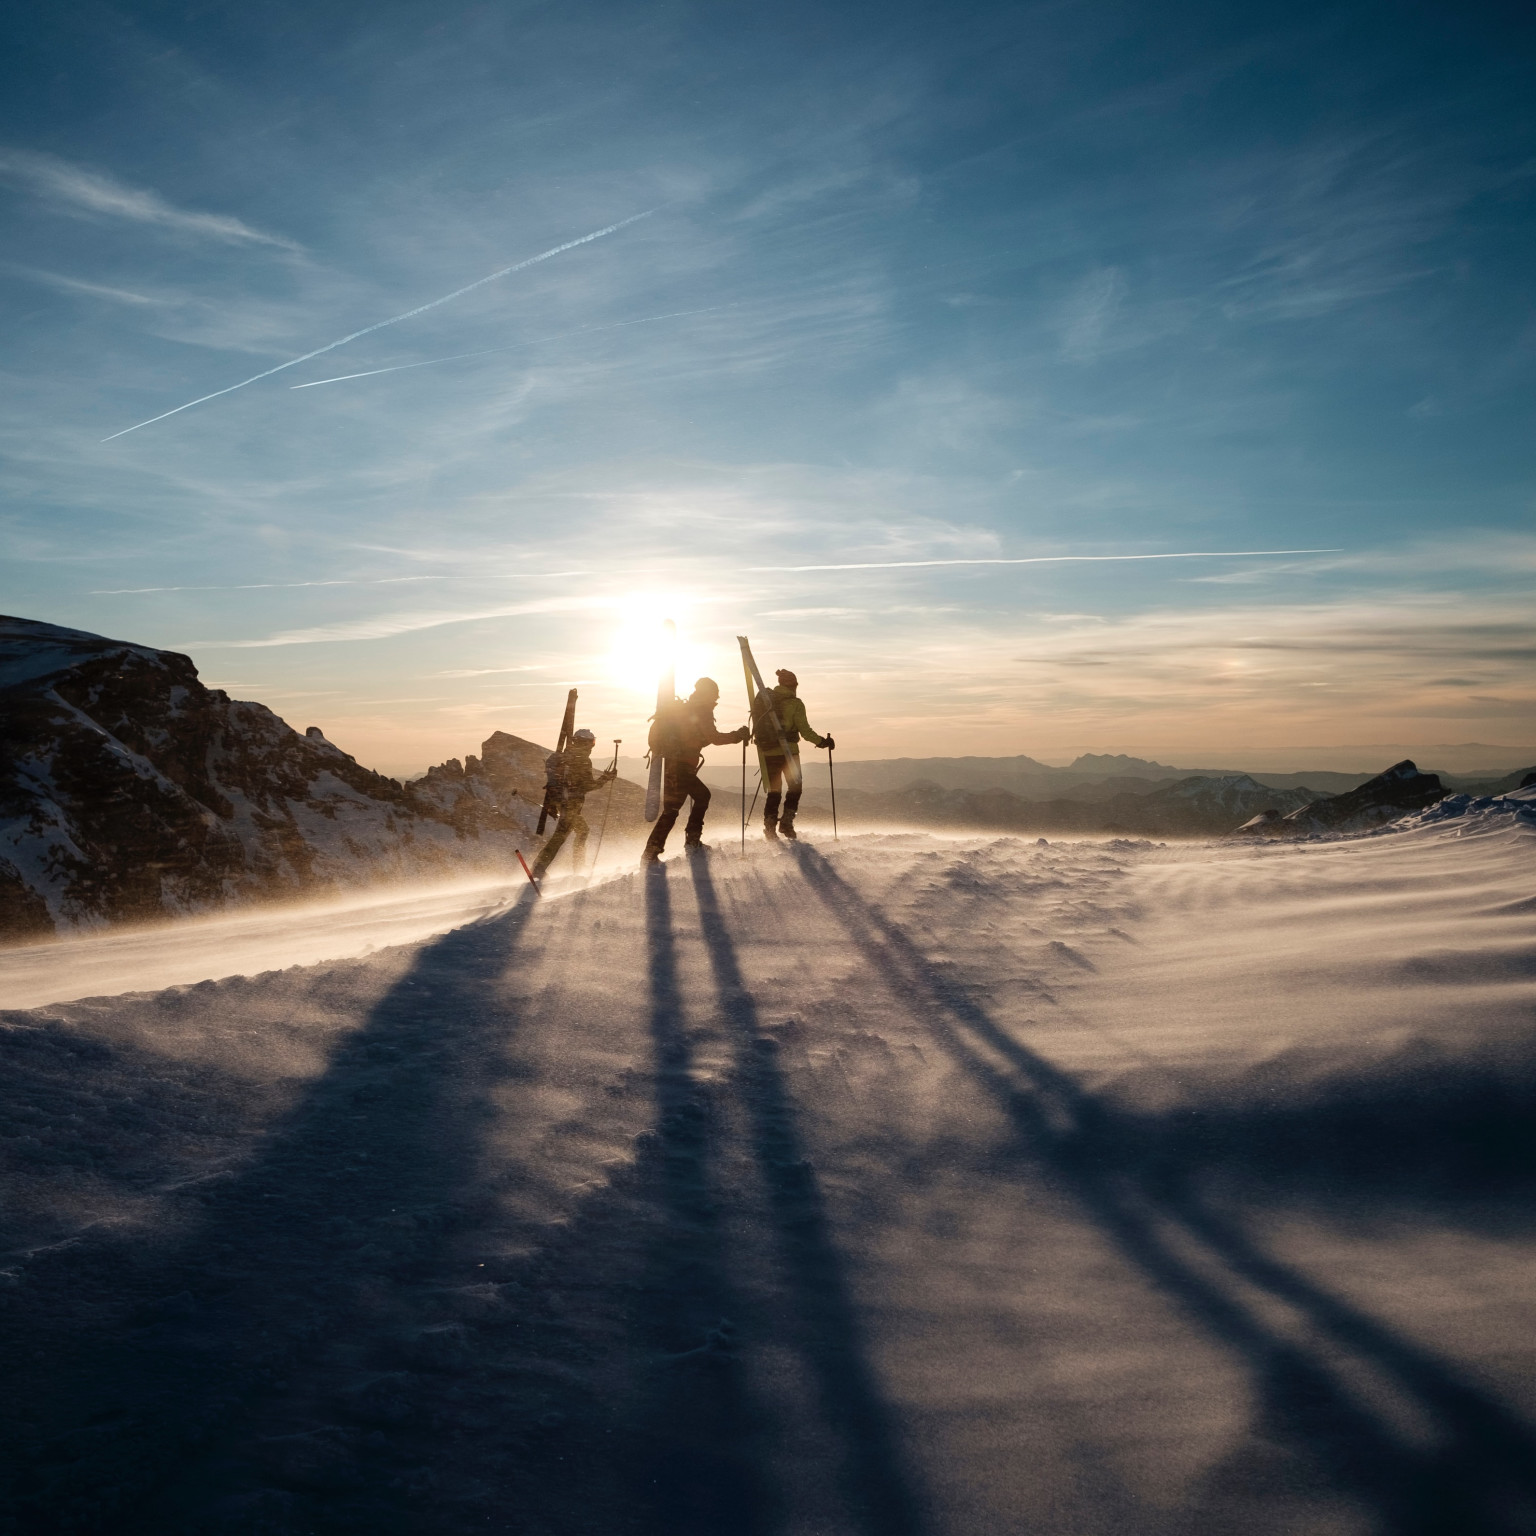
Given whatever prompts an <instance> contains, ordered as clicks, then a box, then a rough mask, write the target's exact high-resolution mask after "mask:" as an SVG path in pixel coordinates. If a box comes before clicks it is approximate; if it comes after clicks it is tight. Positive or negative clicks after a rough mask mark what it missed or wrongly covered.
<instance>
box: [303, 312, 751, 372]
mask: <svg viewBox="0 0 1536 1536" xmlns="http://www.w3.org/2000/svg"><path fill="white" fill-rule="evenodd" d="M735 307H736V306H735V305H734V304H711V305H710V306H709V307H708V308H707V309H674V310H672V311H671V313H669V314H665V315H642V316H641V317H640V318H639V319H638V320H620V321H618V322H616V323H615V324H613V325H585V326H583V327H582V328H581V329H580V330H579V331H556V332H555V334H554V335H553V336H530V337H529V338H528V340H527V341H514V342H512V343H511V344H510V345H508V346H505V347H482V348H481V349H480V350H479V351H478V352H454V353H451V354H450V355H449V356H447V357H429V358H426V359H424V360H423V361H422V362H419V363H396V364H394V366H393V367H390V368H368V369H365V370H364V371H363V372H362V373H338V374H337V375H336V377H335V378H333V379H311V380H310V381H309V383H308V384H290V385H289V386H288V387H289V389H317V388H319V386H320V385H322V384H345V383H346V382H347V380H348V379H371V378H373V377H374V376H375V375H376V374H380V373H400V372H403V371H404V370H405V369H407V368H430V367H431V366H432V364H433V363H456V362H458V361H459V359H460V358H465V357H489V356H490V355H491V353H493V352H515V351H517V349H518V348H519V347H533V346H537V345H538V344H539V343H540V342H541V341H562V340H564V338H565V337H567V336H590V335H591V334H592V333H593V332H594V331H617V330H619V329H621V328H622V327H623V326H626V325H649V324H650V323H651V322H652V321H653V320H676V319H678V318H680V317H681V316H683V315H709V314H713V313H714V312H715V311H716V310H717V309H734V308H735Z"/></svg>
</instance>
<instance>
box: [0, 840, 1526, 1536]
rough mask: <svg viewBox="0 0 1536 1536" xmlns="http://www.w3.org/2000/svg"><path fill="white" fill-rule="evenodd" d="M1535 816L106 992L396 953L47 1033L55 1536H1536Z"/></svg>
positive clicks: (810, 851)
mask: <svg viewBox="0 0 1536 1536" xmlns="http://www.w3.org/2000/svg"><path fill="white" fill-rule="evenodd" d="M1509 823H1510V818H1505V821H1504V824H1500V825H1493V824H1492V823H1490V824H1489V825H1487V826H1486V827H1483V826H1473V825H1471V824H1470V823H1469V824H1466V825H1459V826H1455V825H1450V824H1444V825H1440V824H1431V823H1427V822H1426V823H1425V824H1424V825H1422V826H1420V827H1418V828H1417V829H1415V830H1411V831H1408V832H1404V833H1401V834H1397V835H1393V836H1390V837H1380V838H1369V839H1359V840H1354V841H1338V842H1329V843H1319V844H1311V845H1302V846H1284V845H1279V846H1277V845H1264V846H1258V847H1254V846H1249V845H1242V846H1235V845H1231V844H1227V845H1182V846H1174V847H1153V846H1152V845H1150V844H1147V843H1134V842H1124V841H1112V842H1108V843H1105V842H1097V843H1087V842H1078V843H1052V844H1049V845H1044V846H1041V845H1037V844H1035V843H1034V842H1031V841H1027V840H1021V839H1017V838H997V837H974V838H954V839H939V838H932V837H926V836H922V835H917V834H900V835H889V836H863V837H857V838H850V839H847V840H845V841H844V842H843V843H842V844H840V845H837V846H835V847H834V846H833V845H831V844H829V843H827V842H825V841H823V842H820V843H819V845H818V846H808V845H804V844H802V845H801V846H800V847H798V848H787V847H786V848H770V847H765V846H763V845H756V846H754V847H753V848H752V849H751V850H750V851H749V854H748V856H747V858H746V859H745V860H743V859H741V858H740V857H738V856H737V855H736V854H735V853H734V851H731V850H726V851H724V852H720V853H716V854H714V855H712V856H711V857H710V858H709V859H707V860H703V861H689V860H686V859H684V858H682V857H680V856H679V857H675V858H674V859H672V860H670V861H669V862H668V863H667V864H666V865H664V866H662V867H661V868H660V869H659V870H656V871H654V872H651V873H649V874H640V873H626V874H623V875H622V876H620V877H618V878H614V879H611V880H609V881H607V882H606V883H604V884H601V885H594V886H593V887H592V888H590V889H587V890H585V891H583V890H579V889H571V890H570V891H569V894H567V895H566V896H564V897H562V898H561V899H558V900H548V899H547V900H539V899H538V898H536V897H534V895H533V894H532V892H531V890H529V889H528V888H527V887H522V888H518V887H515V886H514V887H507V888H498V889H497V890H495V891H490V890H486V889H483V888H464V889H462V890H460V891H458V892H457V893H446V892H438V893H428V894H425V895H422V896H420V897H417V898H407V897H398V896H397V897H394V898H390V899H388V900H383V899H381V900H380V901H379V902H377V903H374V904H373V905H372V906H371V907H367V908H365V907H364V906H363V904H359V903H352V904H350V905H349V906H346V907H335V908H333V910H332V911H331V914H330V916H329V917H326V916H324V915H317V914H316V913H315V912H314V911H312V910H311V911H308V912H305V911H298V912H293V913H288V914H269V915H268V916H267V917H266V918H265V919H263V918H262V917H261V916H259V915H252V916H251V917H249V918H246V919H241V920H238V921H232V920H221V921H220V923H219V924H211V923H210V924H201V925H197V924H189V925H185V927H183V928H179V929H171V930H162V931H160V934H159V939H158V942H160V943H161V944H162V945H163V949H164V957H163V958H162V960H160V961H157V960H156V959H155V948H156V943H157V936H156V935H155V934H151V933H148V932H146V933H141V934H138V935H127V936H121V937H120V938H118V939H115V940H92V941H88V942H82V944H81V945H80V946H78V948H77V951H74V952H71V953H73V954H74V955H75V961H76V963H77V964H78V965H79V966H80V967H81V968H82V974H83V975H84V974H85V973H86V971H87V970H88V968H89V965H90V964H91V962H90V960H89V953H88V950H89V945H90V944H95V945H104V944H110V943H118V944H120V945H123V946H126V947H125V948H123V949H121V950H120V951H119V952H118V954H117V957H116V958H115V959H113V958H110V957H109V958H108V959H107V960H104V961H102V962H101V963H100V965H99V966H98V968H97V970H96V971H95V972H94V973H91V974H94V975H96V976H97V977H109V978H110V977H113V976H116V977H118V978H121V977H123V976H133V977H135V978H139V979H141V980H142V979H143V978H146V977H151V976H154V975H156V974H157V973H156V972H155V969H154V967H155V965H156V964H161V965H162V966H169V967H171V969H172V970H173V971H175V973H176V974H179V975H182V976H184V977H189V978H190V977H191V976H193V975H194V974H197V973H198V972H199V970H202V971H204V972H209V971H218V970H220V969H221V968H227V969H229V970H233V969H237V968H240V967H242V966H252V967H253V966H254V963H255V962H258V961H261V962H265V961H270V960H272V959H274V958H280V957H281V955H282V953H283V946H284V945H285V944H289V945H292V946H294V947H292V948H291V949H290V950H289V951H288V954H289V955H290V956H296V957H298V958H308V957H310V956H311V955H312V953H313V951H312V950H311V951H306V950H303V949H302V948H301V947H299V946H300V945H301V944H302V943H303V942H309V943H311V944H313V945H318V946H320V947H321V948H322V949H324V950H326V952H328V953H331V954H336V953H338V952H344V953H350V954H352V955H353V958H347V959H340V960H332V961H330V962H328V963H326V964H323V965H311V966H308V967H293V968H290V969H287V970H280V971H269V972H268V973H266V974H260V975H246V976H241V977H231V978H230V979H225V980H222V981H213V980H199V981H197V982H195V984H192V985H181V986H175V987H173V988H171V989H169V990H163V991H158V992H140V993H135V994H131V995H121V996H112V997H106V996H97V997H92V998H89V999H87V1000H85V1001H76V1002H64V1003H54V1004H52V1005H50V1006H48V1007H46V1008H40V1009H35V1010H33V1011H31V1012H21V1011H12V1012H10V1013H6V1014H3V1015H0V1045H3V1049H4V1051H5V1057H6V1061H5V1072H4V1075H3V1078H0V1137H3V1139H0V1156H3V1158H4V1165H5V1171H6V1178H5V1188H6V1190H7V1192H8V1194H7V1199H6V1203H5V1205H4V1207H3V1208H0V1223H3V1231H0V1361H3V1367H4V1370H5V1373H6V1377H7V1380H8V1381H9V1382H10V1383H11V1390H10V1392H9V1393H8V1394H7V1395H6V1398H5V1400H4V1401H5V1406H4V1409H3V1413H4V1424H3V1431H4V1442H5V1447H6V1449H5V1452H4V1463H5V1468H4V1474H3V1475H4V1491H3V1492H0V1531H5V1532H10V1531H16V1532H30V1531H33V1530H38V1531H44V1530H46V1531H54V1530H60V1531H64V1530H72V1531H112V1532H114V1533H117V1532H123V1533H140V1532H143V1533H149V1532H154V1533H157V1536H158V1533H167V1532H169V1533H178V1532H186V1533H193V1532H198V1533H201V1532H207V1531H213V1530H217V1531H219V1532H221V1533H223V1532H234V1533H250V1536H256V1533H266V1536H288V1533H294V1536H297V1533H300V1532H369V1533H372V1532H396V1531H398V1532H424V1533H427V1532H430V1533H439V1532H442V1533H448V1532H454V1533H457V1532H463V1531H468V1530H477V1531H478V1530H487V1531H505V1532H518V1533H555V1532H562V1533H564V1532H593V1533H604V1536H609V1533H621V1536H622V1533H630V1532H634V1533H654V1536H661V1533H663V1532H666V1533H682V1536H693V1533H697V1536H705V1533H711V1536H714V1533H725V1532H730V1533H733V1536H734V1533H738V1532H739V1533H745V1536H756V1533H763V1536H767V1533H770V1532H773V1533H778V1532H787V1533H795V1536H802V1533H803V1536H812V1533H816V1536H822V1533H826V1536H970V1533H975V1532H984V1531H985V1532H1004V1531H1030V1532H1043V1533H1048V1536H1057V1533H1059V1536H1068V1533H1073V1536H1076V1533H1089V1532H1091V1533H1095V1536H1099V1533H1109V1532H1131V1533H1136V1536H1143V1533H1146V1536H1174V1533H1187V1532H1192V1531H1198V1532H1201V1533H1208V1532H1213V1533H1228V1532H1231V1533H1236V1532H1239V1531H1241V1532H1244V1533H1266V1536H1267V1533H1273V1536H1293V1533H1319V1536H1320V1533H1324V1532H1326V1533H1329V1536H1356V1533H1358V1536H1376V1533H1403V1536H1416V1533H1422V1536H1430V1533H1432V1532H1449V1531H1456V1532H1458V1533H1461V1532H1466V1533H1483V1532H1488V1533H1499V1536H1504V1533H1508V1536H1514V1533H1517V1532H1528V1531H1531V1530H1533V1529H1536V1430H1533V1428H1532V1421H1533V1415H1536V1369H1533V1367H1536V1342H1533V1341H1536V1287H1533V1285H1532V1280H1533V1278H1536V1231H1533V1219H1532V1216H1531V1210H1532V1205H1531V1201H1530V1196H1531V1194H1532V1192H1533V1191H1532V1189H1531V1183H1532V1180H1531V1174H1530V1170H1531V1167H1532V1161H1531V1152H1532V1150H1533V1142H1536V1134H1533V1131H1532V1126H1533V1124H1536V1120H1533V1116H1532V1109H1533V1107H1536V1067H1533V1054H1532V1050H1531V1046H1532V1043H1533V1036H1536V895H1533V891H1532V883H1533V882H1532V877H1531V874H1532V853H1533V851H1536V834H1533V833H1532V831H1531V829H1530V828H1529V827H1527V826H1525V825H1523V824H1519V825H1514V824H1509ZM552 889H554V888H553V887H552ZM413 901H414V902H415V905H414V906H413V905H412V902H413ZM454 903H460V905H459V906H457V907H456V906H455V905H454ZM264 922H265V924H266V926H265V927H264V926H263V923H264ZM370 922H372V923H373V925H374V926H373V930H372V932H373V940H371V941H370V942H373V941H379V942H385V943H388V942H390V941H392V940H397V939H400V938H402V937H408V938H411V939H412V940H418V942H411V943H407V944H399V945H397V946H396V947H394V948H387V949H383V950H381V951H379V952H378V953H375V954H372V955H358V954H357V953H356V952H357V950H358V949H359V948H361V947H363V946H362V944H361V943H360V940H361V939H362V936H363V935H364V934H365V933H366V932H367V931H368V925H369V923H370ZM242 924H243V925H244V926H243V927H242ZM327 924H329V925H330V926H329V927H327ZM450 924H455V925H457V926H452V927H451V929H450V931H446V932H442V931H441V930H442V929H443V928H445V927H448V926H449V925H450ZM413 925H414V926H413ZM426 934H436V935H437V936H435V937H428V938H422V935H426ZM221 935H222V936H223V937H224V939H225V941H226V942H225V943H224V944H223V946H222V947H221V946H220V943H219V939H220V936H221ZM306 936H307V937H306ZM338 945H340V946H342V949H341V950H340V951H338V948H337V946H338ZM135 946H137V947H135ZM242 946H243V947H242ZM348 946H350V948H349V947H348ZM53 948H55V949H60V948H62V947H61V946H53ZM33 962H34V963H36V962H37V957H36V956H34V957H33ZM114 967H116V969H114ZM176 967H180V970H179V971H176ZM60 974H61V973H60V972H59V970H58V969H57V968H56V969H55V970H54V971H52V972H48V973H41V972H34V973H33V974H32V975H31V979H30V980H29V981H28V982H27V985H30V986H34V987H40V988H42V989H43V990H44V991H47V990H48V989H49V988H52V989H53V990H54V992H55V994H57V992H58V989H59V987H60V986H61V985H65V989H66V990H68V987H67V984H64V983H61V982H60V981H59V976H60ZM161 974H163V972H162V973H161ZM3 975H4V973H3V972H0V976H3ZM16 975H17V973H16V972H12V979H13V980H15V978H16ZM88 980H89V976H86V981H88ZM80 984H81V985H84V984H86V982H85V981H82V982H81V983H80ZM7 1512H9V1513H7ZM7 1521H9V1523H7Z"/></svg>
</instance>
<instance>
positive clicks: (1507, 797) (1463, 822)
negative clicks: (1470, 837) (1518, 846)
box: [1401, 774, 1536, 832]
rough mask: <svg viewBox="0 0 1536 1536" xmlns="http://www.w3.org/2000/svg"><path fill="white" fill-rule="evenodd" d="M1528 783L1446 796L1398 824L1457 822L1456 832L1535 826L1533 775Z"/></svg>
mask: <svg viewBox="0 0 1536 1536" xmlns="http://www.w3.org/2000/svg"><path fill="white" fill-rule="evenodd" d="M1527 777H1528V778H1529V779H1530V780H1531V782H1530V783H1528V784H1524V785H1522V786H1521V787H1520V788H1519V789H1512V790H1510V791H1509V792H1508V793H1506V794H1502V795H1447V796H1446V797H1445V798H1444V799H1443V800H1437V801H1436V802H1435V803H1434V804H1433V805H1431V806H1428V807H1426V808H1425V809H1424V810H1422V811H1420V812H1418V813H1417V814H1416V815H1414V816H1409V817H1406V818H1405V819H1404V820H1403V822H1402V823H1401V825H1402V826H1403V827H1404V829H1407V828H1409V827H1427V826H1436V825H1439V824H1441V823H1452V824H1456V823H1460V826H1459V827H1458V828H1457V830H1458V831H1469V832H1470V831H1493V830H1495V829H1496V828H1498V827H1504V826H1525V827H1532V828H1536V774H1528V775H1527Z"/></svg>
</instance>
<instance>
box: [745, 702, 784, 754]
mask: <svg viewBox="0 0 1536 1536" xmlns="http://www.w3.org/2000/svg"><path fill="white" fill-rule="evenodd" d="M775 723H777V724H778V727H779V729H778V730H777V731H776V730H774V728H773V727H774V724H775ZM781 733H782V735H783V736H784V737H785V738H786V739H787V738H788V736H789V732H788V731H786V730H785V729H784V720H783V717H782V716H781V715H780V714H779V709H778V700H777V699H775V698H774V696H773V695H772V694H771V693H770V692H769V691H768V690H767V689H766V688H765V689H764V690H763V691H762V692H761V693H760V694H758V696H757V697H756V698H755V699H753V701H752V740H753V743H754V744H755V745H757V746H759V747H762V748H763V749H764V750H765V751H767V752H770V753H772V754H774V755H775V756H777V755H778V752H779V750H780V748H779V739H780V735H781Z"/></svg>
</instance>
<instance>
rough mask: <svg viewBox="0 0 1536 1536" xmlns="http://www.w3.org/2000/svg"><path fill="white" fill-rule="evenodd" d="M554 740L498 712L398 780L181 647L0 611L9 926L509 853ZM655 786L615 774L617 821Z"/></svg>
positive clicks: (370, 877) (135, 916) (1, 932)
mask: <svg viewBox="0 0 1536 1536" xmlns="http://www.w3.org/2000/svg"><path fill="white" fill-rule="evenodd" d="M548 751H549V749H548V748H547V747H540V746H537V745H535V744H534V743H533V742H530V741H524V740H522V739H521V738H520V737H517V736H511V735H508V734H507V733H505V732H502V731H498V732H496V733H495V734H494V735H493V736H491V737H490V738H489V739H488V740H487V741H486V742H485V743H484V745H483V746H482V749H481V755H480V756H479V757H474V756H470V757H467V758H466V759H464V761H463V762H460V761H459V760H458V759H456V758H455V759H452V760H450V761H449V762H447V763H444V764H442V765H440V766H438V767H436V768H433V769H431V770H429V771H428V773H427V774H426V775H425V777H423V778H421V779H418V780H416V781H415V782H413V783H410V784H401V783H400V782H399V781H398V780H395V779H390V778H385V777H384V776H383V775H382V774H378V773H374V772H372V771H371V770H370V769H367V768H364V767H361V766H360V765H359V764H358V763H357V762H355V761H354V760H353V759H352V758H351V757H349V756H348V755H347V754H346V753H345V752H343V751H342V750H341V749H340V748H339V747H336V746H333V745H332V744H331V743H330V742H329V741H327V740H326V739H325V737H324V735H323V734H322V733H321V731H320V730H319V729H318V728H317V727H314V726H311V727H310V728H309V730H307V731H306V732H304V733H302V734H301V733H300V732H298V731H296V730H294V729H293V728H292V727H291V726H289V725H288V724H287V723H286V722H285V721H283V720H281V719H279V718H278V716H276V715H275V714H273V713H272V711H271V710H269V709H267V708H266V707H265V706H263V705H261V704H251V703H242V702H240V701H238V700H235V699H231V698H230V697H229V695H228V694H227V693H224V692H223V691H222V690H220V689H210V688H206V687H204V686H203V684H202V683H201V682H200V681H199V680H198V676H197V669H196V668H195V667H194V666H193V665H192V663H191V661H190V660H188V658H187V657H185V656H181V655H177V654H176V653H175V652H172V651H159V650H155V649H153V648H151V647H149V646H143V645H134V644H130V643H128V642H125V641H119V640H108V639H104V638H102V637H101V636H99V635H90V634H86V633H83V632H82V631H79V630H71V629H61V628H59V627H57V626H55V625H51V624H40V623H35V622H32V621H30V620H26V619H17V618H0V940H4V939H10V940H16V939H26V938H34V939H35V938H43V937H47V936H49V935H52V934H55V933H61V932H67V931H71V930H79V929H89V928H95V927H101V926H105V925H108V924H114V923H124V922H144V921H151V920H154V919H157V918H166V917H171V916H178V915H185V914H189V913H194V912H208V911H213V910H217V909H219V908H222V907H226V906H230V905H233V904H237V903H240V902H243V901H247V900H250V899H253V898H257V897H274V896H293V895H298V894H301V893H314V892H319V891H324V890H327V889H334V888H337V887H342V886H348V885H356V884H360V883H364V882H370V881H376V880H381V879H389V878H406V877H419V876H423V875H438V876H441V875H446V874H451V873H455V872H458V871H463V870H466V869H470V868H474V867H477V866H479V867H496V868H502V869H509V870H514V871H515V869H516V863H515V853H514V850H515V849H516V848H518V847H522V848H524V849H527V850H529V851H531V850H532V849H533V848H535V847H536V846H537V843H538V839H537V838H536V837H535V836H534V833H533V825H534V822H535V820H536V818H537V814H538V806H539V803H540V801H541V800H542V798H543V791H544V758H545V755H546V754H547V752H548ZM643 798H644V797H643V792H642V791H641V790H640V789H639V787H638V786H636V785H633V784H624V783H620V784H618V785H616V786H615V788H614V798H613V811H612V815H613V827H614V830H618V829H619V828H620V827H621V826H625V825H632V826H635V827H638V826H639V825H640V809H641V804H642V801H643Z"/></svg>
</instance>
